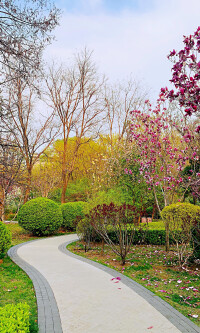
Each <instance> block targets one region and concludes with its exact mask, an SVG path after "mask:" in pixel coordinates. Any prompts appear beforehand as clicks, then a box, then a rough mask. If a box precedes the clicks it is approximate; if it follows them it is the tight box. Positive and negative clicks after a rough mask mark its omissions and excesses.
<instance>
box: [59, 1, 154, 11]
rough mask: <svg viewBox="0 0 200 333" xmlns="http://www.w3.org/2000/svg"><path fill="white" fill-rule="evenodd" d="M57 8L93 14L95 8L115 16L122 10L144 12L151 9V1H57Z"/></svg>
mask: <svg viewBox="0 0 200 333" xmlns="http://www.w3.org/2000/svg"><path fill="white" fill-rule="evenodd" d="M56 3H57V4H58V6H60V7H61V8H63V9H65V10H66V11H68V12H76V13H78V12H84V13H86V14H91V13H93V12H94V11H95V10H96V9H97V8H98V9H101V10H102V11H104V12H108V13H113V14H117V13H120V12H122V11H124V10H131V11H146V10H148V9H149V8H152V7H153V4H154V2H153V1H152V0H146V1H145V0H91V1H88V2H87V1H84V0H58V1H57V2H56Z"/></svg>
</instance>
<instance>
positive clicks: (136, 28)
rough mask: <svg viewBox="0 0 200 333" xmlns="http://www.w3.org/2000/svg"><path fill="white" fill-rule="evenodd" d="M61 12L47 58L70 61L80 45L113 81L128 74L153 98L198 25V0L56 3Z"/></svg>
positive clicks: (67, 0)
mask: <svg viewBox="0 0 200 333" xmlns="http://www.w3.org/2000/svg"><path fill="white" fill-rule="evenodd" d="M57 5H58V7H60V8H61V9H62V10H63V15H62V19H61V22H60V26H59V27H58V28H56V30H55V37H56V40H55V41H54V42H53V43H52V45H51V46H49V47H48V48H47V49H46V51H45V60H46V61H47V62H50V61H51V60H52V59H54V61H57V62H60V61H61V62H63V63H65V64H68V63H69V60H70V58H71V57H72V56H73V54H74V53H77V52H79V51H81V50H82V49H83V48H84V47H87V48H88V49H89V50H91V51H92V50H93V60H94V62H95V63H96V64H97V67H98V69H99V71H100V72H101V73H104V74H105V75H106V77H108V78H109V80H110V81H111V82H116V81H124V80H127V79H128V78H129V77H130V76H132V77H133V78H135V79H136V80H137V81H140V82H142V85H143V86H144V89H147V90H149V89H150V90H151V93H150V94H151V96H152V98H154V99H156V98H157V96H158V93H159V91H160V88H161V87H163V86H166V85H167V86H168V85H169V80H170V78H171V67H172V64H171V63H170V62H169V60H168V59H167V55H168V54H169V52H170V51H171V50H172V49H177V50H180V49H181V47H182V46H183V44H182V40H183V35H190V34H192V33H193V32H194V31H195V30H196V28H197V27H198V26H199V25H200V15H199V13H200V0H57Z"/></svg>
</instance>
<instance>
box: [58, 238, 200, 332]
mask: <svg viewBox="0 0 200 333" xmlns="http://www.w3.org/2000/svg"><path fill="white" fill-rule="evenodd" d="M74 241H76V240H73V241H70V242H65V243H63V244H61V245H60V246H59V247H58V249H59V250H60V251H61V252H63V253H65V254H67V255H68V256H70V257H73V258H76V259H78V260H81V261H83V262H86V263H87V264H90V265H93V266H95V267H96V268H99V269H101V270H103V271H105V272H106V273H108V274H110V275H111V276H119V277H120V278H121V282H122V283H124V284H125V285H126V286H127V287H129V288H131V289H132V290H133V291H135V292H136V293H137V294H139V295H140V296H141V297H143V298H144V299H145V300H146V301H147V302H148V303H150V304H151V305H152V306H153V307H154V308H155V309H156V310H157V311H159V312H160V313H161V314H162V315H163V316H164V317H166V318H167V319H168V320H169V321H170V322H171V323H172V324H173V325H174V326H175V327H177V329H179V330H180V331H181V332H182V333H200V328H199V327H198V326H197V325H195V324H194V323H193V322H192V321H191V320H189V319H188V318H186V317H185V316H184V315H182V314H181V313H180V312H179V311H177V310H176V309H174V308H173V307H172V306H171V305H170V304H168V303H167V302H165V301H164V300H162V299H161V298H160V297H159V296H156V295H155V294H154V293H153V292H151V291H150V290H148V289H146V288H145V287H143V286H142V285H140V284H139V283H137V282H135V281H134V280H132V279H130V278H128V277H127V276H125V275H123V274H121V273H119V272H117V271H115V270H114V269H112V268H109V267H106V266H104V265H101V264H99V263H97V262H95V261H92V260H89V259H86V258H84V257H81V256H79V255H76V254H74V253H72V252H70V251H69V250H67V249H66V246H67V245H69V244H70V243H73V242H74Z"/></svg>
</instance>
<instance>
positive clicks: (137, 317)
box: [9, 235, 200, 333]
mask: <svg viewBox="0 0 200 333" xmlns="http://www.w3.org/2000/svg"><path fill="white" fill-rule="evenodd" d="M76 238H77V237H76V235H67V236H59V237H53V238H47V239H41V240H37V241H33V242H28V243H25V244H24V245H20V246H17V247H14V248H11V250H10V251H9V255H10V256H11V258H13V260H14V261H16V262H17V263H18V264H19V265H20V266H21V267H22V268H23V269H24V270H26V271H27V273H28V274H29V275H30V277H31V278H32V279H33V282H34V287H35V289H36V296H37V301H38V308H39V328H40V333H51V332H53V333H60V332H62V331H63V333H114V332H115V333H143V332H153V333H167V332H170V333H179V332H184V333H185V332H190V333H195V332H200V330H199V328H198V327H197V326H196V325H194V324H193V323H192V322H191V321H189V320H188V319H187V318H185V317H184V316H182V315H181V314H180V313H179V312H177V311H176V310H174V309H173V308H172V307H171V306H170V305H168V304H167V303H165V302H164V301H162V300H161V299H160V298H159V297H157V296H155V295H154V294H152V293H151V292H149V291H148V290H146V289H145V288H144V287H142V286H140V285H138V284H137V283H135V282H134V281H132V280H130V279H128V278H127V277H125V276H123V275H122V274H120V273H118V272H115V271H114V270H112V269H109V268H106V267H104V266H101V265H99V264H96V263H93V264H90V263H88V262H89V261H88V260H87V259H82V258H80V257H78V256H75V255H73V254H70V253H69V252H68V251H66V242H71V241H73V240H75V239H76ZM63 244H64V245H63ZM27 263H28V264H27ZM99 267H100V269H99ZM39 272H40V273H39ZM116 277H120V278H121V280H119V279H114V280H113V278H116ZM52 291H53V292H52ZM52 316H53V319H52V318H51V317H52Z"/></svg>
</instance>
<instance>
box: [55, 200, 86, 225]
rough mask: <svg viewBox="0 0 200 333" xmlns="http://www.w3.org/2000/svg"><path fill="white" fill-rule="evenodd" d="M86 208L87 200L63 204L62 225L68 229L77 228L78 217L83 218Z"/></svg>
mask: <svg viewBox="0 0 200 333" xmlns="http://www.w3.org/2000/svg"><path fill="white" fill-rule="evenodd" d="M85 209H87V202H83V201H75V202H67V203H64V204H62V205H61V210H62V215H63V223H62V227H63V228H64V229H68V230H75V229H76V222H77V217H80V218H81V219H83V218H84V216H85V213H84V211H85Z"/></svg>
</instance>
